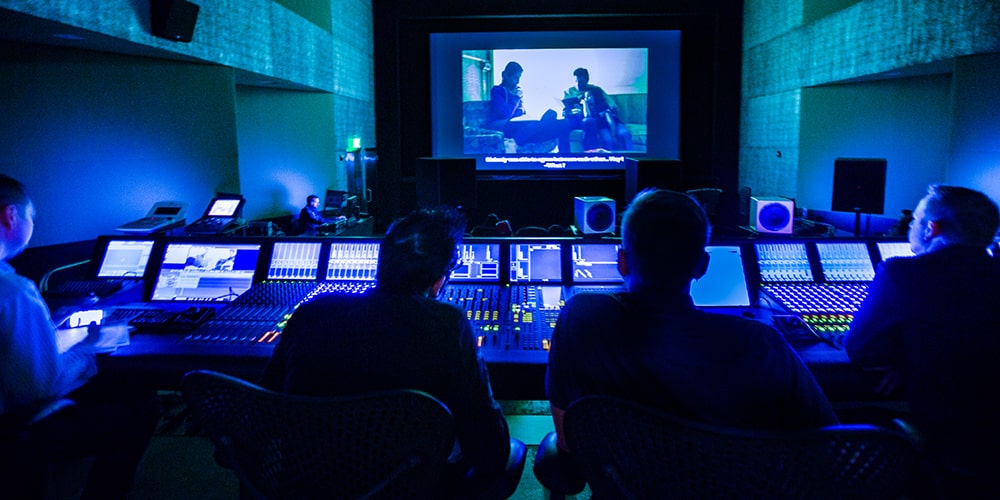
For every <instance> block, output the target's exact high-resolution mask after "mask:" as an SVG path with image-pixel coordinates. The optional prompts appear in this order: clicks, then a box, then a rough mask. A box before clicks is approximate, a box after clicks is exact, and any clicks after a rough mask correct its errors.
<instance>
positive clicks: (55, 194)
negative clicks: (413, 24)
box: [0, 0, 375, 247]
mask: <svg viewBox="0 0 1000 500" xmlns="http://www.w3.org/2000/svg"><path fill="white" fill-rule="evenodd" d="M195 3H197V4H198V5H199V6H200V11H199V15H198V17H197V23H196V25H195V29H194V37H193V39H192V40H191V42H190V43H177V42H172V41H168V40H165V39H162V38H157V37H155V36H153V35H152V34H151V33H150V26H149V23H150V14H149V2H148V0H141V1H136V0H104V1H102V2H85V1H79V0H38V1H33V2H23V1H21V0H0V25H2V26H3V29H4V33H3V35H4V36H3V38H7V37H14V38H18V39H21V40H24V39H25V38H27V39H28V40H29V41H38V43H14V42H0V92H2V94H0V95H2V96H3V98H2V99H0V116H2V117H3V120H2V121H0V171H2V172H4V173H7V174H11V175H14V176H17V177H18V178H21V179H22V180H24V182H26V183H27V184H28V186H29V188H30V189H31V190H32V192H33V195H34V198H35V201H36V204H37V205H38V206H39V218H38V224H37V225H36V232H35V237H34V238H33V239H32V242H31V247H39V246H46V245H55V244H61V243H70V242H80V241H86V240H92V239H93V238H94V237H96V236H97V235H99V234H108V233H114V232H115V228H116V227H117V226H118V225H120V224H122V223H124V222H128V221H130V220H134V219H136V218H139V217H141V216H143V215H145V214H146V212H147V211H148V210H149V208H150V207H151V206H152V204H153V203H155V202H156V201H161V200H179V201H185V202H187V203H188V204H189V212H188V221H191V220H193V219H196V218H198V217H200V215H201V214H202V212H203V211H204V210H205V208H206V206H207V205H208V202H209V201H210V200H211V199H212V196H213V195H214V193H216V192H219V191H224V192H235V193H240V194H243V195H244V197H246V198H247V200H248V201H247V204H246V207H245V208H244V216H245V217H246V218H248V219H258V218H266V217H274V216H282V215H289V214H291V213H297V212H298V210H299V209H300V208H301V207H302V205H303V203H304V199H305V196H306V195H307V194H310V193H313V192H316V193H318V194H320V195H322V194H323V191H324V190H325V189H327V188H333V189H344V188H345V187H346V182H347V181H346V172H345V170H344V168H345V167H344V164H343V162H342V161H341V160H340V158H341V157H342V156H343V154H342V152H343V151H344V150H345V149H346V146H347V143H348V140H349V139H350V138H351V137H358V138H360V139H361V142H362V144H363V145H364V146H365V147H372V146H373V145H374V142H375V139H374V138H375V123H374V122H375V119H374V114H375V113H374V97H373V94H374V86H373V83H372V82H373V78H372V73H373V65H372V50H373V48H372V45H373V43H372V36H373V35H372V20H371V2H370V0H320V1H318V2H317V1H313V0H276V1H272V0H241V1H239V2H231V1H228V0H198V1H197V2H195ZM332 12H336V13H337V19H338V21H337V26H336V29H334V28H333V26H332V23H331V17H332ZM42 44H44V45H42ZM48 44H58V45H62V46H66V47H65V48H55V47H47V45H48ZM70 47H76V48H70Z"/></svg>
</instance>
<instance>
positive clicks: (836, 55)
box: [740, 0, 1000, 196]
mask: <svg viewBox="0 0 1000 500" xmlns="http://www.w3.org/2000/svg"><path fill="white" fill-rule="evenodd" d="M746 5H747V7H746V9H745V11H746V14H745V17H744V25H743V26H744V27H743V30H744V52H743V67H742V71H743V86H742V98H743V103H744V104H743V112H742V115H741V123H742V125H741V129H742V132H743V135H742V136H741V138H740V142H741V146H740V148H741V154H740V183H741V184H742V185H750V186H751V187H753V188H754V189H755V190H756V191H763V192H765V193H768V194H784V195H788V196H794V195H795V191H794V189H793V190H792V191H787V192H786V190H787V186H788V184H789V183H788V182H786V178H787V177H791V178H792V180H791V184H792V185H793V186H794V183H795V181H794V178H795V176H796V175H797V166H794V165H793V166H792V168H791V169H789V168H787V167H786V166H785V165H786V162H784V161H780V162H779V161H777V160H776V159H774V160H772V159H771V158H774V152H773V151H771V154H770V155H768V154H765V152H766V150H767V149H766V147H767V145H769V144H773V141H772V140H771V138H773V136H774V134H785V135H787V136H788V137H797V135H798V132H797V131H795V133H792V132H791V131H789V130H788V129H787V124H788V123H793V122H797V121H798V117H797V116H796V118H795V120H788V119H787V118H786V117H785V114H786V113H787V112H788V111H789V109H790V106H789V103H788V102H787V101H786V99H784V98H778V99H775V100H771V99H766V98H765V97H769V96H782V95H784V94H785V93H788V92H795V91H797V90H798V89H801V88H802V87H808V86H815V85H823V84H828V83H833V82H838V81H842V80H847V79H851V78H859V77H865V76H871V75H876V74H880V73H884V72H888V71H892V70H897V69H901V68H908V67H911V66H916V65H920V64H924V63H932V62H939V61H947V60H950V59H952V58H955V57H960V56H966V55H970V54H983V53H993V52H1000V28H998V27H1000V2H997V1H996V0H866V1H861V2H858V3H857V4H855V5H852V6H849V7H846V8H844V9H843V10H840V11H838V12H835V13H833V14H831V15H829V16H826V17H824V18H822V19H819V20H817V21H815V22H812V23H807V24H804V25H801V26H795V25H794V24H795V22H796V17H795V16H796V15H798V16H799V19H801V17H802V11H803V7H802V0H787V1H785V0H783V1H778V2H764V1H763V0H747V4H746ZM992 92H994V93H995V92H996V90H995V87H994V90H992ZM775 119H777V120H779V121H778V122H777V123H772V120H775ZM761 128H766V130H761ZM782 142H783V141H782ZM783 147H785V148H786V149H783V150H782V152H783V156H786V155H794V153H793V152H792V151H793V148H797V146H794V147H791V148H790V147H789V146H788V145H786V146H783ZM786 159H788V158H783V160H786Z"/></svg>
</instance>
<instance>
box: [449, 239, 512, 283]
mask: <svg viewBox="0 0 1000 500" xmlns="http://www.w3.org/2000/svg"><path fill="white" fill-rule="evenodd" d="M460 256H461V259H462V260H461V262H460V264H459V266H458V267H457V268H455V269H454V270H453V271H452V272H451V277H450V279H451V280H452V281H453V282H477V283H478V282H486V283H499V282H500V244H499V243H463V244H462V248H461V249H460Z"/></svg>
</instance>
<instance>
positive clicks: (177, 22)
mask: <svg viewBox="0 0 1000 500" xmlns="http://www.w3.org/2000/svg"><path fill="white" fill-rule="evenodd" d="M199 9H200V7H198V5H196V4H193V3H191V2H188V1H187V0H150V2H149V14H150V25H151V26H150V27H151V28H152V30H151V31H152V33H153V36H158V37H160V38H166V39H167V40H172V41H175V42H190V41H191V38H192V37H193V36H194V25H195V22H197V21H198V10H199Z"/></svg>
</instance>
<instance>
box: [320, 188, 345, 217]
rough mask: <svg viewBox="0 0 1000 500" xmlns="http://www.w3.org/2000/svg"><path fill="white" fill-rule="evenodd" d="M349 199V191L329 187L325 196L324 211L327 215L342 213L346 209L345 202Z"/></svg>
mask: <svg viewBox="0 0 1000 500" xmlns="http://www.w3.org/2000/svg"><path fill="white" fill-rule="evenodd" d="M346 200H347V191H338V190H336V189H327V190H326V196H325V197H324V198H323V213H324V214H326V215H340V214H341V213H342V210H343V209H344V202H345V201H346Z"/></svg>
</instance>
